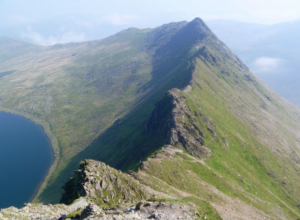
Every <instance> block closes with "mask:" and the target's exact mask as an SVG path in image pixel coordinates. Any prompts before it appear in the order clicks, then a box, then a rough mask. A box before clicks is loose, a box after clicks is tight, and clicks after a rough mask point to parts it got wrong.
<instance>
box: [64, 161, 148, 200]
mask: <svg viewBox="0 0 300 220" xmlns="http://www.w3.org/2000/svg"><path fill="white" fill-rule="evenodd" d="M63 189H64V190H65V193H64V194H63V196H62V199H61V202H62V203H65V204H71V203H72V202H73V201H74V200H75V199H77V198H79V197H86V198H88V199H89V200H90V201H93V202H95V203H97V204H102V203H109V204H112V203H118V204H121V203H135V202H138V201H140V200H146V199H149V198H150V196H151V195H150V194H149V193H148V192H147V191H146V190H145V189H144V187H143V186H142V185H140V184H139V183H138V182H137V181H136V180H134V179H133V178H132V177H131V176H129V175H128V174H124V173H122V172H121V171H118V170H115V169H113V168H111V167H109V166H108V165H106V164H104V163H101V162H99V161H95V160H85V161H84V162H83V161H82V162H81V164H80V167H79V169H78V170H75V175H74V177H72V178H71V179H70V180H69V181H68V182H67V183H66V184H65V185H64V187H63Z"/></svg>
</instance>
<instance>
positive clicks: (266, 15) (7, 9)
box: [0, 0, 300, 45]
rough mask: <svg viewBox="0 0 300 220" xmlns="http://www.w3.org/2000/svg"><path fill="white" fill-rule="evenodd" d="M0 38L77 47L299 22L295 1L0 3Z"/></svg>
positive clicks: (3, 0) (299, 5)
mask: <svg viewBox="0 0 300 220" xmlns="http://www.w3.org/2000/svg"><path fill="white" fill-rule="evenodd" d="M0 14H1V17H0V18H1V19H0V37H3V36H9V37H16V38H19V39H22V40H24V41H29V42H33V43H36V44H39V45H54V44H56V43H67V42H81V41H88V40H95V39H101V38H105V37H108V36H110V35H112V34H115V33H117V32H119V31H121V30H124V29H127V28H130V27H135V28H154V27H157V26H160V25H162V24H166V23H170V22H178V21H184V20H185V21H191V20H193V19H194V18H195V17H200V18H201V19H203V20H204V21H205V22H208V21H212V20H225V21H234V22H247V23H254V24H268V25H270V24H277V23H282V22H290V21H297V20H299V19H300V16H299V15H300V2H298V1H296V0H287V1H285V2H281V1H279V0H275V1H270V0H264V1H259V0H252V1H248V0H246V1H245V0H244V1H238V0H229V1H226V2H224V1H221V0H213V1H210V2H207V1H203V0H200V1H196V0H186V1H182V0H175V1H170V0H165V1H158V0H153V1H143V2H139V1H134V0H129V1H126V2H124V1H120V0H115V1H113V2H103V1H95V0H87V1H84V2H82V1H78V0H73V1H71V0H66V1H63V2H61V1H58V0H53V1H48V0H46V1H43V2H40V1H37V0H28V1H26V2H20V1H17V0H10V1H8V0H0Z"/></svg>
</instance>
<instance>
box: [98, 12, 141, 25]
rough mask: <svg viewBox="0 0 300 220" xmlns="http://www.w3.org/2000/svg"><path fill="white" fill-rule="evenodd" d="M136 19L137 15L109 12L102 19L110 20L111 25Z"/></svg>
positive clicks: (122, 23)
mask: <svg viewBox="0 0 300 220" xmlns="http://www.w3.org/2000/svg"><path fill="white" fill-rule="evenodd" d="M136 19H138V16H135V15H126V14H110V15H108V16H106V17H105V18H104V20H106V21H108V22H110V23H111V24H113V25H124V24H127V23H128V22H129V21H132V20H136Z"/></svg>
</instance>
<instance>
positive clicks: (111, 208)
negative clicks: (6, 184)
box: [0, 160, 197, 220]
mask: <svg viewBox="0 0 300 220" xmlns="http://www.w3.org/2000/svg"><path fill="white" fill-rule="evenodd" d="M137 175H138V174H137ZM64 189H65V190H66V192H65V193H64V194H63V197H62V199H61V201H62V202H64V203H68V204H70V203H72V204H70V205H65V204H56V205H51V204H50V205H42V204H35V203H32V204H31V203H28V204H26V203H25V204H24V207H23V208H20V209H18V208H15V207H9V208H6V209H1V210H0V220H8V219H9V220H19V219H31V220H37V219H48V220H57V219H58V218H59V217H60V214H61V213H63V214H66V215H67V218H66V219H80V220H87V219H94V220H97V219H107V220H113V219H120V220H125V219H177V218H181V219H196V217H197V211H196V209H195V208H194V207H192V206H189V205H188V206H180V205H176V204H171V203H168V202H165V203H162V202H157V201H155V199H153V201H146V199H149V198H150V193H149V192H148V191H147V190H146V189H145V188H144V186H142V185H141V184H139V183H138V181H137V180H135V179H134V178H133V177H131V176H130V175H128V174H124V173H122V172H121V171H118V170H115V169H113V168H111V167H109V166H108V165H105V164H104V163H101V162H99V161H95V160H85V161H84V162H81V164H80V168H79V170H76V171H75V176H74V177H73V178H71V179H70V180H69V181H68V182H67V183H66V185H65V186H64ZM153 192H155V191H153V190H152V191H151V193H153ZM152 195H153V194H152ZM76 197H80V198H78V199H76ZM118 203H125V204H122V205H119V204H118Z"/></svg>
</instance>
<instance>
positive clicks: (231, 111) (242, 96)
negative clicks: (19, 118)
mask: <svg viewBox="0 0 300 220" xmlns="http://www.w3.org/2000/svg"><path fill="white" fill-rule="evenodd" d="M1 40H3V39H1ZM1 40H0V45H2V43H1ZM5 40H7V39H5ZM34 47H37V46H34ZM36 50H37V51H35V52H33V53H32V54H31V55H32V56H29V54H30V53H31V52H26V51H25V52H22V50H21V52H20V53H21V54H17V55H16V57H15V58H11V59H9V60H7V61H5V60H4V61H2V63H3V67H2V66H1V70H0V73H1V72H8V71H13V70H14V72H12V73H11V74H9V75H5V76H3V77H2V78H1V81H0V90H1V92H0V98H3V99H4V100H3V101H1V103H0V109H1V110H6V111H12V112H16V113H18V114H22V115H25V116H26V117H29V118H31V119H32V120H34V121H35V122H37V123H40V124H42V125H43V126H44V127H45V129H46V132H47V133H48V135H49V136H50V137H51V141H52V144H53V146H54V149H55V152H56V162H55V164H54V166H53V167H52V171H51V172H50V174H49V175H48V179H47V181H46V182H45V183H44V185H43V187H42V188H41V191H40V193H39V195H38V197H37V198H36V200H35V201H43V202H45V203H49V202H55V201H57V200H58V199H59V196H60V192H61V191H60V190H59V188H60V187H61V186H62V185H63V183H64V182H65V180H66V179H68V177H69V176H70V175H71V173H72V170H73V169H75V168H76V167H77V164H78V162H79V161H80V160H82V159H85V158H92V159H98V160H101V161H103V162H106V163H108V164H109V165H111V166H113V167H116V168H119V169H122V170H125V171H126V170H130V169H135V170H136V171H137V170H139V173H138V177H137V178H141V181H143V178H144V176H146V177H147V178H148V180H147V181H145V182H147V184H150V185H151V186H152V187H157V188H158V189H159V188H160V187H161V189H166V190H165V193H170V194H172V191H173V190H175V191H176V190H177V192H178V190H180V191H181V193H183V194H185V195H191V196H196V197H197V199H200V200H201V201H202V200H205V201H207V202H209V203H211V204H212V205H213V206H214V207H215V208H216V209H217V210H218V211H219V213H220V214H221V217H222V216H223V217H224V218H225V216H226V211H224V210H225V209H226V205H223V203H225V202H224V201H230V202H231V203H232V204H233V203H234V201H235V200H234V199H235V198H236V199H238V201H242V202H241V203H243V204H244V206H243V208H245V207H247V208H245V209H247V210H252V211H253V210H254V211H255V213H256V212H257V213H260V214H258V216H259V217H267V218H271V219H272V218H275V219H278V218H279V219H280V218H282V219H284V218H287V219H290V218H297V217H299V214H300V212H299V208H298V207H297V206H298V205H299V200H298V197H299V187H300V185H299V183H300V181H299V180H300V179H299V178H300V176H299V163H300V158H299V155H298V154H299V149H300V140H299V135H298V134H297V131H298V130H299V128H300V111H299V109H298V108H296V107H295V106H293V105H291V104H290V103H288V102H287V101H285V100H284V99H282V98H281V97H279V96H278V95H277V94H276V93H274V92H272V90H270V89H269V88H268V87H267V86H266V85H265V84H264V83H263V82H261V81H260V80H259V79H257V78H256V77H255V76H254V75H253V74H252V73H251V72H249V70H248V68H247V67H246V66H245V65H244V64H243V63H242V62H241V61H240V60H239V59H238V58H237V57H236V55H234V54H233V53H232V52H231V51H230V50H229V49H228V48H227V47H226V46H225V45H224V44H223V43H222V42H221V41H219V40H218V39H217V37H216V36H215V35H214V34H213V33H212V32H211V31H210V30H209V28H208V27H207V26H206V25H205V24H204V23H203V21H202V20H200V19H195V20H194V21H192V22H190V23H186V22H182V23H171V24H168V25H163V26H161V27H158V28H156V29H146V30H138V29H128V30H126V31H123V32H120V33H118V34H116V35H114V36H112V37H109V38H107V39H104V40H102V41H94V42H86V43H79V44H67V45H56V46H53V47H38V48H37V49H36ZM13 64H14V65H13ZM167 145H168V146H171V147H170V148H171V149H173V153H169V154H166V155H167V156H165V153H164V150H162V151H160V149H161V148H162V147H163V146H167ZM163 149H166V148H163ZM174 149H177V150H174ZM178 150H180V151H178ZM149 156H150V157H149ZM147 158H148V159H147ZM146 177H145V178H146ZM163 185H164V187H163ZM199 186H209V187H208V188H207V189H205V190H202V189H203V187H199ZM172 189H173V190H172ZM212 198H214V199H213V201H212V200H211V199H212ZM253 207H254V208H253ZM236 208H237V209H238V208H241V207H236ZM243 208H241V209H240V213H243V211H241V210H244V209H243ZM229 216H230V215H229Z"/></svg>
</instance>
